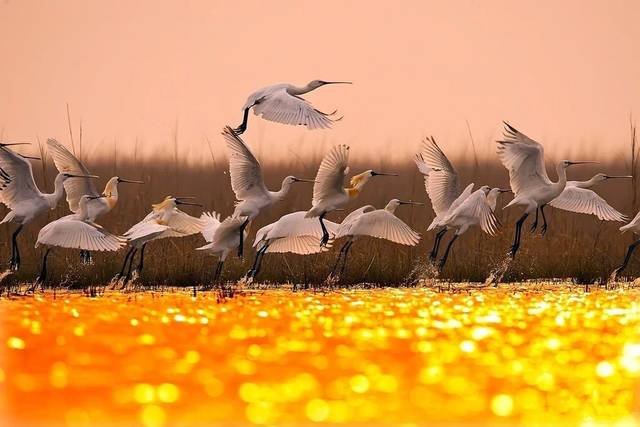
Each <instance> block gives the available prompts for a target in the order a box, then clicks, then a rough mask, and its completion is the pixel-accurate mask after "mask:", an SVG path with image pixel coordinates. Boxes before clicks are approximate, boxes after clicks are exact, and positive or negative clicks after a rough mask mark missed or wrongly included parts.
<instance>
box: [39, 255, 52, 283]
mask: <svg viewBox="0 0 640 427" xmlns="http://www.w3.org/2000/svg"><path fill="white" fill-rule="evenodd" d="M49 252H51V248H47V251H46V252H45V253H44V256H43V257H42V268H41V269H40V274H39V275H38V278H37V279H36V287H37V285H41V286H42V285H43V284H44V282H45V281H46V280H47V258H48V257H49Z"/></svg>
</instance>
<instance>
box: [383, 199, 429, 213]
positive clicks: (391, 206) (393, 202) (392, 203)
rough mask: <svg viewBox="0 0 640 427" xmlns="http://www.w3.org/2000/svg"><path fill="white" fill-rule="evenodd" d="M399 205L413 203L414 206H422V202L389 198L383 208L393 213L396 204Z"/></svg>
mask: <svg viewBox="0 0 640 427" xmlns="http://www.w3.org/2000/svg"><path fill="white" fill-rule="evenodd" d="M401 205H414V206H424V203H420V202H414V201H412V200H399V199H391V200H389V203H387V206H385V210H387V211H389V212H391V213H393V212H394V211H395V210H396V208H397V207H398V206H401Z"/></svg>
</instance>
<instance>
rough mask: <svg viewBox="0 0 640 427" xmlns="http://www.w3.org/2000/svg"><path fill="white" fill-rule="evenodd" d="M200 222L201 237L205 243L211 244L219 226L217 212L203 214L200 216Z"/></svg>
mask: <svg viewBox="0 0 640 427" xmlns="http://www.w3.org/2000/svg"><path fill="white" fill-rule="evenodd" d="M200 220H202V224H203V225H202V231H201V233H202V237H204V240H206V241H207V242H213V235H214V233H215V232H216V230H217V229H218V227H219V226H220V214H219V213H217V212H203V213H202V215H200Z"/></svg>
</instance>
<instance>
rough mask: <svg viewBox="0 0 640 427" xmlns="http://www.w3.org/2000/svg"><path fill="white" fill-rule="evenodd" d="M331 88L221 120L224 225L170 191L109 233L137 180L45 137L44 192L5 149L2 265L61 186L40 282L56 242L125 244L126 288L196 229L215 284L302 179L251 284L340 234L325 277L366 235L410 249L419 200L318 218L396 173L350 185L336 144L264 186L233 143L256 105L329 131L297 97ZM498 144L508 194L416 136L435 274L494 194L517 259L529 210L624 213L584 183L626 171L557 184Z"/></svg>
mask: <svg viewBox="0 0 640 427" xmlns="http://www.w3.org/2000/svg"><path fill="white" fill-rule="evenodd" d="M337 83H343V84H344V83H349V82H327V81H322V80H314V81H312V82H310V83H309V84H307V85H306V86H303V87H296V86H293V85H289V84H278V85H273V86H270V87H267V88H264V89H261V90H259V91H257V92H255V93H253V94H252V95H250V96H249V98H248V99H247V102H246V104H245V105H244V107H243V113H244V114H243V121H242V124H241V125H240V126H238V127H237V128H236V129H232V128H231V127H229V126H227V127H225V128H224V130H223V132H222V135H223V137H224V140H225V142H226V145H227V148H228V151H229V172H230V177H231V187H232V189H233V192H234V193H235V196H236V199H237V203H236V207H235V210H234V212H233V213H232V214H231V215H230V216H229V217H227V218H226V219H224V220H221V216H220V214H218V213H216V212H204V213H203V214H202V215H201V216H199V217H195V216H191V215H189V214H187V213H185V212H183V211H181V210H180V209H179V206H180V205H196V206H201V205H198V204H197V203H193V202H192V201H190V199H191V198H189V197H172V196H167V197H166V198H165V199H164V200H163V201H162V202H160V203H158V204H155V205H153V206H152V210H151V212H150V213H149V214H148V215H147V216H146V217H145V218H143V219H142V220H141V221H140V222H138V223H137V224H135V225H133V226H132V227H131V228H130V229H129V230H128V231H127V232H125V233H124V234H123V235H122V236H118V235H115V234H112V233H110V232H109V231H107V230H105V229H104V228H103V227H101V226H100V225H98V224H96V222H95V221H96V219H97V218H98V217H100V216H102V215H104V214H106V213H108V212H109V211H111V210H112V209H113V208H114V207H115V205H116V204H117V202H118V185H119V184H120V183H136V184H143V182H142V181H137V180H130V179H124V178H121V177H113V178H111V179H110V180H109V181H108V182H107V184H106V186H105V188H104V191H102V192H101V193H100V192H99V191H98V190H97V188H96V186H95V183H94V182H95V179H96V178H98V177H96V176H95V175H92V174H91V173H90V172H89V170H88V169H87V167H86V166H85V165H84V164H83V163H82V162H81V161H80V160H79V159H78V158H76V157H75V156H74V155H73V154H72V153H71V152H70V151H69V150H68V149H67V148H66V147H65V146H64V145H62V144H60V143H59V142H57V141H56V140H54V139H49V140H48V141H47V147H48V152H49V153H50V155H51V157H52V158H53V161H54V163H55V166H56V168H57V170H58V172H59V173H58V175H57V176H56V179H55V181H54V192H53V193H51V194H45V193H42V192H41V191H40V190H39V189H38V187H37V185H36V183H35V180H34V177H33V170H32V166H31V162H30V160H33V159H35V158H33V157H29V156H25V155H22V154H19V153H17V152H15V151H14V149H13V148H12V146H15V145H23V144H19V143H14V144H0V202H2V203H3V204H5V205H6V206H7V207H8V208H9V209H10V211H9V212H8V213H7V215H6V216H5V217H4V219H3V220H2V222H1V223H7V222H13V223H16V224H17V225H18V227H17V228H16V230H15V231H14V232H13V234H12V238H11V247H12V250H11V259H10V262H9V268H10V269H11V270H14V271H15V270H18V269H19V267H20V250H19V246H18V242H17V237H18V235H19V233H20V232H21V230H22V229H23V226H24V225H26V224H28V223H29V222H31V221H32V220H33V219H34V218H36V217H38V216H39V215H41V214H43V213H45V212H46V211H47V210H49V209H54V208H55V207H56V206H57V204H58V202H59V201H60V199H61V198H62V196H63V195H64V193H66V199H67V202H68V204H69V209H70V210H71V212H72V214H70V215H67V216H64V217H62V218H59V219H57V220H55V221H53V222H51V223H49V224H47V225H45V226H44V227H43V228H42V229H41V230H40V232H39V233H38V239H37V241H36V247H37V246H39V245H44V246H46V247H47V248H46V250H45V251H44V253H43V257H42V267H41V270H40V274H39V276H38V278H37V280H36V282H35V283H36V285H37V284H42V283H44V282H45V281H46V279H47V258H48V256H49V253H50V251H51V250H52V248H54V247H60V248H70V249H79V250H80V252H81V260H82V262H83V263H90V262H91V252H93V251H118V250H119V249H121V248H123V247H125V246H128V251H127V252H126V255H125V258H124V262H123V265H122V269H121V271H120V272H119V273H118V274H117V276H116V279H117V280H119V281H121V282H122V283H123V284H126V283H127V282H129V280H131V279H132V277H134V276H138V275H140V274H141V273H142V269H143V266H144V251H145V247H146V245H147V243H149V242H151V241H153V240H158V239H164V238H178V237H183V236H189V235H194V234H201V235H202V237H203V238H204V240H205V241H206V242H207V244H205V245H204V246H202V247H199V248H197V249H196V250H201V251H206V252H208V253H210V254H212V255H215V256H217V257H218V259H219V261H218V264H217V266H216V268H215V273H214V277H213V280H212V284H213V283H217V282H218V281H219V280H220V277H221V273H222V269H223V265H224V262H225V260H226V258H227V256H228V255H229V254H230V253H231V252H233V251H237V254H238V256H239V257H242V256H243V249H244V245H245V240H246V239H247V238H248V236H249V232H248V230H249V225H250V224H251V222H252V221H253V220H254V219H255V218H256V217H257V216H258V215H259V214H260V212H261V211H262V210H263V209H265V208H266V207H268V206H270V205H273V204H274V203H277V202H278V201H281V200H283V199H284V198H285V197H286V195H287V193H288V192H289V190H290V188H291V186H292V185H293V184H295V183H297V182H303V183H312V184H313V198H312V201H311V208H310V209H309V210H308V211H299V212H293V213H289V214H287V215H284V216H283V217H281V218H280V219H278V220H277V221H276V222H274V223H272V224H269V225H267V226H265V227H263V228H261V229H259V230H258V231H257V233H256V237H255V240H254V242H253V246H254V247H255V248H256V256H255V260H254V262H253V265H252V267H251V269H250V270H249V271H248V272H247V274H246V275H245V277H246V278H247V279H250V280H253V279H254V278H255V277H256V276H257V275H258V273H259V271H260V267H261V265H262V260H263V257H264V255H265V254H266V253H285V252H290V253H295V254H301V255H310V254H315V253H320V252H324V251H327V250H329V249H330V248H331V247H332V245H333V243H334V241H335V240H338V239H343V240H344V244H343V245H342V248H341V249H340V251H339V254H338V256H337V259H336V261H335V264H334V266H333V269H332V270H331V273H330V275H329V277H333V278H337V277H339V275H341V274H343V273H344V271H345V268H346V263H347V257H348V254H349V251H350V249H351V246H352V245H353V243H354V241H355V240H356V239H358V238H359V237H361V236H370V237H375V238H379V239H385V240H388V241H390V242H393V243H396V244H400V245H408V246H414V245H416V244H417V243H418V242H419V240H420V234H419V233H418V232H416V231H415V230H413V229H411V227H410V226H408V225H407V224H406V223H404V222H403V221H402V220H400V219H399V218H398V217H396V216H395V211H396V209H397V208H398V207H399V206H401V205H422V203H418V202H414V201H403V200H399V199H392V200H390V201H389V203H388V204H387V205H386V206H385V207H384V208H383V209H376V208H375V207H374V206H371V205H367V206H364V207H361V208H358V209H356V210H354V211H353V212H351V213H350V214H348V215H347V216H346V217H345V219H344V220H343V221H342V222H341V223H340V224H337V223H334V222H331V221H329V220H328V219H326V218H325V216H326V215H327V214H329V213H330V212H333V211H338V210H344V208H345V207H346V206H347V205H348V204H349V203H350V202H351V201H352V200H353V199H355V198H357V197H358V196H359V195H360V193H361V192H362V190H363V187H364V186H365V185H366V184H367V183H368V182H369V181H370V180H371V178H373V177H376V176H394V175H395V174H393V173H387V172H380V171H374V170H367V171H364V172H362V173H359V174H357V175H354V176H352V177H351V179H350V181H349V184H348V185H345V179H346V177H347V176H348V175H349V147H348V146H346V145H337V146H335V147H333V148H332V149H331V150H330V151H329V152H328V153H326V155H325V156H324V158H323V159H322V162H321V163H320V166H319V168H318V172H317V175H316V177H315V179H313V180H311V179H301V178H298V177H295V176H287V177H286V178H284V179H283V181H282V185H281V188H280V189H279V190H278V191H271V190H269V189H268V188H267V187H266V185H265V183H264V177H263V173H262V169H261V166H260V162H259V161H258V159H257V158H256V157H255V156H254V155H253V153H252V151H251V149H250V148H249V146H248V145H247V144H246V143H245V142H244V141H243V140H242V139H241V138H240V134H241V133H243V132H244V131H245V130H246V129H247V123H248V117H249V112H250V110H251V109H253V111H254V113H255V114H256V115H258V116H261V117H262V118H264V119H267V120H270V121H275V122H279V123H284V124H289V125H303V126H306V127H307V128H308V129H322V128H329V127H331V125H332V124H333V123H334V122H335V121H337V120H339V118H334V116H335V112H333V113H330V114H327V113H323V112H321V111H320V110H317V109H315V108H314V107H313V106H312V105H311V104H310V103H309V102H308V101H306V100H305V99H303V98H302V97H301V95H302V94H304V93H307V92H309V91H311V90H314V89H316V88H318V87H321V86H324V85H327V84H337ZM497 144H498V156H499V158H500V161H501V162H502V164H503V165H504V166H505V167H506V168H507V170H508V172H509V181H510V187H511V188H510V189H501V188H490V187H489V186H486V185H485V186H482V187H480V188H479V189H477V190H476V191H474V184H469V185H467V186H466V187H465V188H464V189H463V188H462V186H461V184H460V182H459V181H460V180H459V177H458V173H457V172H456V170H455V168H454V167H453V165H452V164H451V162H450V161H449V159H448V158H447V156H446V155H445V154H444V152H443V151H442V150H441V149H440V147H439V146H438V144H437V143H436V141H435V140H434V138H433V137H431V138H428V139H425V140H424V141H423V142H422V144H421V146H420V149H419V152H418V153H417V154H416V156H415V158H414V160H415V163H416V165H417V168H418V171H419V172H420V173H421V174H422V175H423V176H424V183H425V188H426V191H427V194H428V196H429V199H430V201H431V205H432V207H433V210H434V212H435V218H434V219H433V221H432V222H431V224H430V225H429V227H428V229H427V231H431V230H435V231H436V234H435V241H434V245H433V249H432V251H431V254H430V257H429V258H430V262H431V263H433V264H434V265H435V267H436V268H437V270H442V269H443V268H444V266H445V263H446V261H447V258H448V256H449V253H450V250H451V247H452V245H453V243H454V242H455V241H456V239H458V238H459V236H460V235H462V234H463V233H465V232H466V231H467V230H468V229H469V228H470V227H472V226H475V225H477V226H479V227H480V228H481V230H482V231H483V232H485V233H487V234H489V235H493V234H495V232H496V230H497V229H498V227H499V222H498V220H497V218H496V216H495V214H494V211H495V209H496V203H497V199H498V197H499V195H500V194H501V193H505V192H512V193H513V196H514V197H513V199H512V200H511V201H510V202H509V203H508V204H506V206H505V208H506V207H509V206H514V205H520V206H523V207H524V212H523V215H522V216H521V217H520V218H519V219H518V221H517V222H516V227H515V236H514V240H513V245H512V246H511V250H510V252H509V258H510V259H512V258H514V257H515V255H516V253H517V251H518V248H519V247H520V243H521V235H522V227H523V225H524V223H525V221H526V219H527V218H528V216H529V215H532V214H533V213H535V220H534V222H533V224H532V227H531V231H532V232H534V231H535V230H536V229H537V226H538V221H539V216H541V217H542V225H541V227H540V230H541V233H542V234H544V233H545V232H546V231H547V227H548V223H547V219H546V216H545V212H544V209H545V207H546V206H547V205H550V206H552V207H555V208H558V209H563V210H567V211H571V212H576V213H582V214H590V215H595V216H597V217H598V218H599V219H600V220H606V221H626V220H627V218H626V217H625V216H624V215H623V214H621V213H620V212H618V211H617V210H616V209H614V208H613V207H611V206H610V205H609V204H608V203H607V202H606V201H605V200H604V199H603V198H602V197H600V196H599V195H597V194H596V193H595V192H594V191H593V190H591V187H592V186H594V185H596V184H597V183H599V182H602V181H605V180H608V179H614V178H630V176H613V175H607V174H604V173H599V174H597V175H595V176H594V177H593V178H591V179H590V180H587V181H567V169H568V168H569V167H570V166H572V165H576V164H581V163H594V162H589V161H570V160H563V161H561V162H559V163H558V165H557V167H556V171H557V175H558V180H557V181H556V182H553V181H551V180H550V179H549V177H548V175H547V171H546V167H545V161H544V149H543V146H542V145H541V144H540V143H538V142H536V141H534V140H532V139H531V138H529V137H528V136H526V135H525V134H523V133H522V132H519V131H518V130H517V129H515V128H514V127H512V126H511V125H509V124H508V123H505V133H504V139H503V140H500V141H497ZM448 230H453V231H454V234H453V237H452V238H451V239H450V240H449V243H448V245H447V247H446V249H445V250H444V253H443V254H442V256H441V258H440V259H439V260H438V253H439V249H440V243H441V240H442V238H443V237H444V235H445V234H446V233H447V231H448ZM621 230H622V231H627V230H630V231H633V232H636V233H640V213H639V214H638V215H636V217H635V218H634V219H633V220H632V221H631V222H629V223H628V224H627V225H624V226H623V227H621ZM638 244H640V240H638V241H636V242H634V243H633V244H632V245H630V246H629V248H628V250H627V254H626V256H625V259H624V262H623V264H622V265H621V266H620V267H619V268H618V269H617V270H616V271H615V272H614V275H615V274H617V273H618V272H620V271H622V270H623V269H624V268H626V266H627V264H628V262H629V259H630V258H631V255H632V253H633V251H634V249H635V248H636V246H637V245H638ZM138 252H139V256H138V262H137V264H136V267H135V268H134V267H133V265H134V258H135V256H136V254H138Z"/></svg>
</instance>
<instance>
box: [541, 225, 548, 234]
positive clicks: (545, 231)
mask: <svg viewBox="0 0 640 427" xmlns="http://www.w3.org/2000/svg"><path fill="white" fill-rule="evenodd" d="M546 233H547V224H543V225H542V228H541V229H540V235H541V236H544V235H545V234H546Z"/></svg>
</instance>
